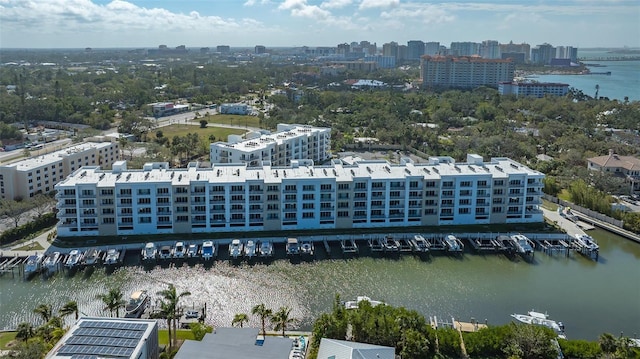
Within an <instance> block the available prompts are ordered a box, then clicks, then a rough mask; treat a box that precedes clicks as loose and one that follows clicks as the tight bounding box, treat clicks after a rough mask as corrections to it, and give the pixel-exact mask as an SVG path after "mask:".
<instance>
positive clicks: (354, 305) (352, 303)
mask: <svg viewBox="0 0 640 359" xmlns="http://www.w3.org/2000/svg"><path fill="white" fill-rule="evenodd" d="M363 301H367V302H369V304H371V306H372V307H375V306H377V305H384V302H380V301H377V300H372V299H371V298H369V297H365V296H358V297H356V300H349V301H346V302H344V307H345V309H358V308H359V307H360V302H363Z"/></svg>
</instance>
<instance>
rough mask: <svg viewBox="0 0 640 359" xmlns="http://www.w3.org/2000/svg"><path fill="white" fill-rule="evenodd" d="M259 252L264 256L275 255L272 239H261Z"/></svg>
mask: <svg viewBox="0 0 640 359" xmlns="http://www.w3.org/2000/svg"><path fill="white" fill-rule="evenodd" d="M258 252H259V255H260V257H262V258H266V257H271V256H273V243H271V241H260V247H259V249H258Z"/></svg>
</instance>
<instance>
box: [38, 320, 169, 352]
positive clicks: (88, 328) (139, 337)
mask: <svg viewBox="0 0 640 359" xmlns="http://www.w3.org/2000/svg"><path fill="white" fill-rule="evenodd" d="M159 352H160V349H159V345H158V323H157V322H156V321H155V320H144V319H125V318H94V317H82V318H80V319H79V320H78V321H77V322H76V323H75V324H74V325H73V326H72V327H71V328H70V329H69V330H68V331H67V333H66V334H65V335H64V336H63V337H62V339H60V341H59V342H58V343H57V344H56V345H55V346H54V347H53V349H51V351H49V353H48V354H47V355H46V356H45V359H69V358H122V359H127V358H129V359H158V356H159Z"/></svg>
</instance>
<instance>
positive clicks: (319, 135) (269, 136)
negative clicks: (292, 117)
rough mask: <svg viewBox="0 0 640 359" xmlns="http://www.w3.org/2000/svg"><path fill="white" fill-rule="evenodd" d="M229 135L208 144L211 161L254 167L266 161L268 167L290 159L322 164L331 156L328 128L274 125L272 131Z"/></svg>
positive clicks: (285, 162)
mask: <svg viewBox="0 0 640 359" xmlns="http://www.w3.org/2000/svg"><path fill="white" fill-rule="evenodd" d="M246 137H247V138H246V139H243V138H242V137H240V136H234V135H232V136H229V139H228V141H227V142H216V143H212V144H211V145H210V147H209V155H210V156H209V158H210V161H211V163H246V164H247V165H248V166H258V165H260V164H261V163H262V161H270V162H271V165H272V166H286V165H289V164H290V163H291V161H293V160H306V159H309V160H312V161H314V162H315V163H322V162H325V161H327V160H329V159H330V158H331V129H330V128H324V127H312V126H303V125H289V124H282V123H281V124H278V126H277V132H275V133H268V132H266V133H253V134H251V133H250V134H247V135H246Z"/></svg>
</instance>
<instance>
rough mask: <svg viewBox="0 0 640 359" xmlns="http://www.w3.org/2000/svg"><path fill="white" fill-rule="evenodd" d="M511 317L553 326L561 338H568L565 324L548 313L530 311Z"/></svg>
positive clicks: (528, 322) (533, 323) (548, 326)
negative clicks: (553, 318)
mask: <svg viewBox="0 0 640 359" xmlns="http://www.w3.org/2000/svg"><path fill="white" fill-rule="evenodd" d="M511 317H512V318H514V319H515V320H517V321H519V322H520V323H525V324H531V325H542V326H545V327H547V328H551V329H553V330H554V331H555V332H556V334H558V337H559V338H563V339H566V335H565V333H564V324H563V323H562V322H556V321H554V320H551V319H549V316H548V315H547V314H546V313H540V312H535V311H529V312H527V314H511Z"/></svg>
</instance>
